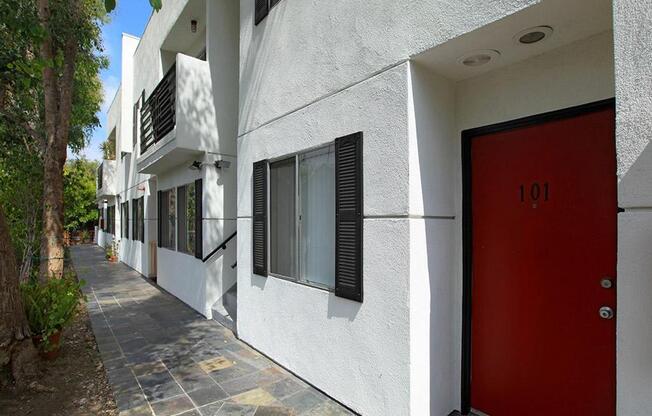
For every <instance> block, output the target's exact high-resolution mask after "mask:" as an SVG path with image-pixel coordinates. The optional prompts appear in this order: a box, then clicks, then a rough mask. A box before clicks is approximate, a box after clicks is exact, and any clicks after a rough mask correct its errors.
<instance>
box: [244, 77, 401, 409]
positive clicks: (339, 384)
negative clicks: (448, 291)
mask: <svg viewBox="0 0 652 416" xmlns="http://www.w3.org/2000/svg"><path fill="white" fill-rule="evenodd" d="M407 76H408V74H407V65H406V64H403V65H399V66H398V67H396V68H393V69H391V70H388V71H386V72H384V73H382V74H379V75H378V76H375V77H373V78H370V79H368V80H366V81H364V82H362V83H360V84H358V85H356V86H354V87H352V88H350V89H347V90H345V91H342V92H341V93H338V94H336V95H333V96H331V97H328V98H326V99H324V100H321V101H319V102H316V103H315V104H313V105H311V106H309V107H306V108H304V109H302V110H300V111H298V112H296V113H294V114H292V115H290V116H287V117H283V118H281V119H279V120H276V121H274V122H273V123H270V124H268V125H266V126H263V127H261V128H259V129H256V130H255V131H253V132H251V133H249V134H246V135H244V136H243V137H241V138H240V139H239V143H238V157H239V163H238V235H239V236H240V238H239V239H238V334H239V336H240V337H241V338H242V339H243V340H245V341H246V342H248V343H250V344H252V345H253V346H254V347H256V348H257V349H259V350H261V351H262V352H263V353H265V354H267V355H269V356H270V357H272V358H273V359H274V360H276V361H278V362H279V363H280V364H281V365H283V366H285V367H287V368H288V369H290V370H291V371H293V372H296V373H297V374H299V375H300V376H301V377H303V378H304V379H306V380H307V381H308V382H310V383H312V384H314V385H315V386H317V387H318V388H320V389H322V390H323V391H325V392H326V393H327V394H329V395H331V396H333V397H334V398H336V399H337V400H340V401H342V402H343V403H345V404H346V405H348V406H350V407H351V408H353V409H354V410H356V411H359V412H361V413H362V414H369V415H378V416H381V415H406V414H408V412H409V392H410V384H409V327H408V322H409V313H410V311H409V303H408V302H409V299H408V284H409V281H408V279H409V272H410V270H409V257H408V256H409V232H410V223H409V221H408V219H407V218H405V216H406V215H407V210H408V163H407V157H408V152H407V146H408V137H407V106H406V103H407V88H406V85H407ZM357 131H363V132H364V138H363V158H364V168H363V176H364V215H365V220H364V241H363V244H364V264H363V276H364V278H363V279H364V293H365V296H364V302H363V303H357V302H353V301H350V300H347V299H343V298H338V297H335V296H334V294H333V293H331V292H327V291H324V290H320V289H314V288H310V287H308V286H304V285H299V284H296V283H292V282H288V281H286V280H282V279H279V278H276V277H273V276H270V277H268V278H263V277H260V276H256V275H252V269H251V262H252V260H251V173H252V164H253V162H254V161H257V160H261V159H266V158H275V157H279V156H283V155H285V154H289V153H293V152H297V151H300V150H305V149H309V148H312V147H315V146H319V145H323V144H326V143H329V142H332V141H333V140H334V139H335V138H337V137H340V136H344V135H346V134H350V133H353V132H357Z"/></svg>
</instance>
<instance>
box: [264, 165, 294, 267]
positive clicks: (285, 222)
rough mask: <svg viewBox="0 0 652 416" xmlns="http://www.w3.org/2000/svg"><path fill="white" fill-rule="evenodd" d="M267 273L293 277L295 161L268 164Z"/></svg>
mask: <svg viewBox="0 0 652 416" xmlns="http://www.w3.org/2000/svg"><path fill="white" fill-rule="evenodd" d="M269 176H270V189H269V194H270V195H269V212H270V216H269V221H270V242H269V246H270V271H271V272H272V273H277V274H280V275H283V276H287V277H296V275H297V273H296V210H295V205H296V189H295V177H296V172H295V158H294V157H292V158H289V159H285V160H281V161H278V162H274V163H271V164H270V172H269Z"/></svg>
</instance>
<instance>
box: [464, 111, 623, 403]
mask: <svg viewBox="0 0 652 416" xmlns="http://www.w3.org/2000/svg"><path fill="white" fill-rule="evenodd" d="M615 103H616V100H615V98H609V99H606V100H600V101H595V102H591V103H588V104H582V105H578V106H574V107H569V108H564V109H561V110H555V111H550V112H547V113H542V114H537V115H533V116H527V117H523V118H518V119H515V120H510V121H505V122H501V123H497V124H491V125H488V126H483V127H476V128H472V129H468V130H463V131H462V377H461V380H462V386H461V387H462V389H461V405H460V406H461V412H462V414H463V415H468V414H469V412H470V411H471V335H472V327H471V318H472V310H471V300H472V299H471V298H472V294H473V290H472V271H473V224H472V206H471V196H472V194H471V192H472V190H471V173H472V171H471V146H472V144H473V139H474V138H476V137H480V136H485V135H487V134H492V133H497V132H502V131H507V130H514V129H518V128H522V127H527V126H532V125H537V124H542V123H546V122H550V121H555V120H562V119H567V118H572V117H576V116H579V115H583V114H587V113H593V112H596V111H600V110H605V109H614V108H615ZM614 126H615V124H614ZM614 139H615V131H614ZM614 157H616V155H614ZM615 174H616V173H615V172H614V175H615ZM614 185H615V186H617V181H616V179H615V178H614ZM617 209H618V207H614V213H616V212H618V211H617ZM614 377H615V374H614Z"/></svg>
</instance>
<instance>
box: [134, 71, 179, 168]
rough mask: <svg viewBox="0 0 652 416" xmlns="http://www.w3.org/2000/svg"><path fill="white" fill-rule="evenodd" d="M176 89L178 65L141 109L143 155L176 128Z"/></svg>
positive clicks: (165, 77)
mask: <svg viewBox="0 0 652 416" xmlns="http://www.w3.org/2000/svg"><path fill="white" fill-rule="evenodd" d="M176 88H177V83H176V64H173V65H172V68H170V70H169V71H168V72H167V74H165V76H164V77H163V79H162V80H161V82H159V84H158V85H157V86H156V88H154V91H152V93H151V94H150V96H149V98H148V99H147V101H145V102H144V103H143V106H142V108H141V109H140V154H141V155H142V154H143V153H145V152H146V151H147V149H149V148H150V147H151V146H152V145H153V144H154V143H156V142H158V141H159V140H161V139H162V138H163V137H165V135H166V134H168V133H169V132H170V131H171V130H172V129H173V128H174V125H175V124H176V114H175V105H174V103H175V101H176Z"/></svg>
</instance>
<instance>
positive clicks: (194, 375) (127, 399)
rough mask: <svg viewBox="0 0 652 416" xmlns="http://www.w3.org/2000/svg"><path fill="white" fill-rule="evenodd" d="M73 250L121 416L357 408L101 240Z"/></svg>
mask: <svg viewBox="0 0 652 416" xmlns="http://www.w3.org/2000/svg"><path fill="white" fill-rule="evenodd" d="M71 254H72V260H73V264H74V266H75V269H76V270H77V273H78V275H79V277H80V278H81V279H84V280H86V282H87V284H86V286H85V288H84V291H85V293H86V295H87V297H88V310H89V314H90V317H91V322H92V326H93V332H94V333H95V337H96V339H97V344H98V347H99V349H100V354H101V356H102V360H103V361H104V365H105V367H106V369H107V373H108V377H109V382H110V383H111V386H112V387H113V392H114V395H115V399H116V402H117V405H118V408H119V409H120V411H121V412H120V415H121V416H122V415H124V416H127V415H156V416H174V415H184V416H200V415H201V416H283V415H296V416H317V415H320V416H322V415H323V416H339V415H352V413H351V412H349V411H348V410H346V409H344V408H343V407H342V406H340V405H338V404H337V403H336V402H334V401H333V400H331V399H329V398H328V397H326V396H324V395H323V394H322V393H320V392H319V391H317V390H315V389H314V388H312V387H310V386H309V385H307V384H306V383H304V382H302V381H301V380H300V379H298V378H296V377H294V376H293V375H291V374H290V373H288V372H287V371H285V370H284V369H283V368H281V367H279V366H278V365H276V364H274V363H273V362H272V361H270V360H269V359H267V358H266V357H264V356H263V355H261V354H260V353H258V352H257V351H256V350H254V349H252V348H250V347H249V346H247V345H246V344H244V343H242V342H240V341H239V340H238V339H237V338H235V336H234V335H233V333H232V332H231V331H229V330H228V329H226V328H224V327H222V326H221V325H220V324H218V323H217V322H215V321H210V320H207V319H206V318H204V317H203V316H201V315H199V314H198V313H196V312H195V311H194V310H192V309H191V308H189V307H188V306H186V305H185V304H184V303H182V302H181V301H179V300H178V299H176V298H175V297H173V296H171V295H170V294H168V293H166V292H164V291H162V290H160V289H159V288H157V287H156V286H155V285H152V284H150V283H149V282H148V281H146V280H145V279H144V278H142V277H141V275H140V274H138V273H137V272H136V271H134V270H132V269H130V268H129V267H127V266H126V265H124V264H121V263H120V264H113V263H109V262H107V261H106V260H105V259H104V251H103V250H101V249H100V248H99V247H97V246H76V247H73V248H72V249H71Z"/></svg>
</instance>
